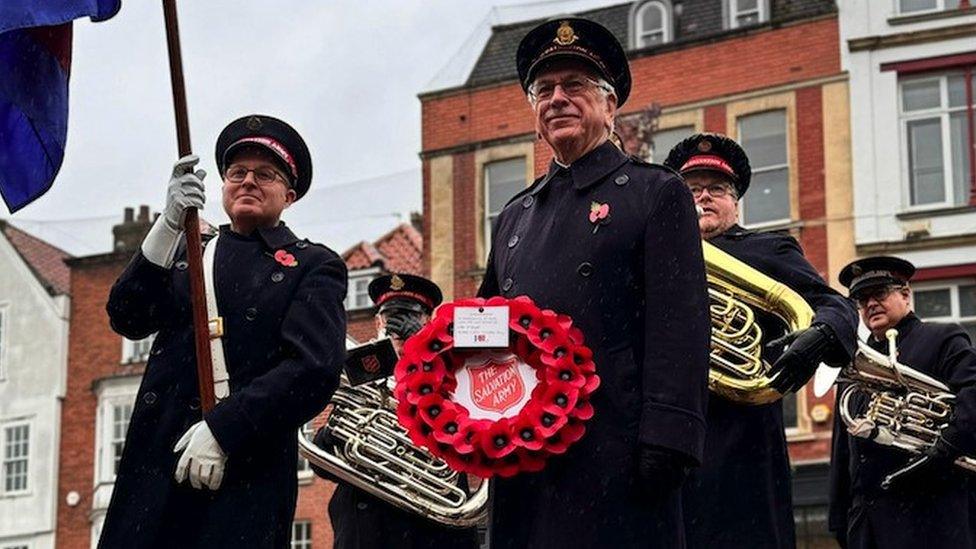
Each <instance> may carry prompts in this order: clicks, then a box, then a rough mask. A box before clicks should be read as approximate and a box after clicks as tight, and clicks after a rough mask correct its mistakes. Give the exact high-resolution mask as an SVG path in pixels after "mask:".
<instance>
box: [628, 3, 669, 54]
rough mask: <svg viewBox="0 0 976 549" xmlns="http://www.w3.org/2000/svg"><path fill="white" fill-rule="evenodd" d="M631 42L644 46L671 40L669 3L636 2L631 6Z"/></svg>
mask: <svg viewBox="0 0 976 549" xmlns="http://www.w3.org/2000/svg"><path fill="white" fill-rule="evenodd" d="M630 21H631V33H630V35H631V44H632V46H633V47H634V48H646V47H650V46H656V45H658V44H664V43H665V42H670V41H671V39H672V38H671V3H670V2H666V1H663V0H653V1H650V2H636V3H635V4H634V6H633V8H631V17H630Z"/></svg>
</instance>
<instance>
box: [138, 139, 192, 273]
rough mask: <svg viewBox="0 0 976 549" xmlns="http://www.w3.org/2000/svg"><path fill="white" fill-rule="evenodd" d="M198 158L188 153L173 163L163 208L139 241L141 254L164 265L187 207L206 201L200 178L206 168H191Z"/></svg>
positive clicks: (173, 251) (170, 260)
mask: <svg viewBox="0 0 976 549" xmlns="http://www.w3.org/2000/svg"><path fill="white" fill-rule="evenodd" d="M198 162H200V158H199V157H198V156H196V155H193V154H191V155H189V156H184V157H183V158H181V159H179V160H178V161H177V162H176V164H174V165H173V176H172V177H171V178H170V180H169V187H168V188H167V189H166V209H165V210H164V211H163V215H161V216H159V219H157V220H156V222H155V223H153V226H152V228H150V229H149V234H147V235H146V239H145V240H143V241H142V255H143V256H145V257H146V259H148V260H149V261H151V262H153V263H155V264H156V265H159V266H160V267H163V268H166V269H168V268H170V267H171V266H172V265H173V257H174V256H175V255H176V247H177V245H178V244H179V240H180V235H181V234H182V233H183V220H184V219H186V210H187V208H196V209H198V210H199V209H202V208H203V204H204V202H205V201H206V195H205V194H204V190H203V178H204V177H206V176H207V172H205V171H203V170H197V171H195V172H194V171H193V167H194V166H196V165H197V163H198Z"/></svg>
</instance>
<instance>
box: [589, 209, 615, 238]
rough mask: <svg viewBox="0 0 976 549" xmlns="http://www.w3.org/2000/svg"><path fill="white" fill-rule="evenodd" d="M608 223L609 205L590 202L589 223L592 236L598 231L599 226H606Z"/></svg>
mask: <svg viewBox="0 0 976 549" xmlns="http://www.w3.org/2000/svg"><path fill="white" fill-rule="evenodd" d="M609 222H610V204H600V203H599V202H590V223H592V224H593V225H594V226H593V234H596V232H597V231H598V230H599V229H600V225H606V224H607V223H609Z"/></svg>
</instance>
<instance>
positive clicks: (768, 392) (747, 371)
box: [702, 241, 813, 404]
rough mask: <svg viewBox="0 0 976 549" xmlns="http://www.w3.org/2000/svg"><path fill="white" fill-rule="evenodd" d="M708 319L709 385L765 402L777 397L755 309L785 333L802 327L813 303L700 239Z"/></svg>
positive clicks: (723, 392) (721, 391) (747, 399)
mask: <svg viewBox="0 0 976 549" xmlns="http://www.w3.org/2000/svg"><path fill="white" fill-rule="evenodd" d="M702 248H703V252H704V256H705V271H706V279H707V281H708V299H709V313H710V316H711V319H712V344H711V357H710V359H711V360H710V362H711V365H710V367H709V370H708V388H709V389H711V390H712V392H714V393H716V394H719V395H721V396H723V397H725V398H727V399H729V400H733V401H735V402H741V403H744V404H766V403H770V402H775V401H776V400H778V399H780V398H782V396H783V395H782V394H781V393H780V392H779V391H777V390H776V389H774V388H773V387H772V385H771V383H772V381H773V378H772V377H771V376H770V375H769V370H770V368H771V365H770V364H769V363H768V362H766V361H764V360H763V359H762V337H763V331H762V328H761V327H760V326H759V323H758V322H757V319H756V310H761V311H764V312H766V313H769V314H771V315H772V316H773V317H774V318H775V319H778V320H779V321H780V322H781V323H782V326H783V328H784V330H785V333H789V332H792V331H795V330H799V329H802V328H807V327H809V326H810V324H811V322H812V321H813V309H811V308H810V306H809V305H807V302H806V301H804V300H803V298H802V297H800V294H798V293H796V292H795V291H793V290H792V289H790V288H789V287H787V286H786V285H784V284H782V283H780V282H777V281H775V280H773V279H772V278H770V277H768V276H766V275H765V274H763V273H761V272H759V271H757V270H756V269H753V268H752V267H750V266H748V265H746V264H745V263H743V262H742V261H739V260H738V259H736V258H734V257H732V256H731V255H729V254H727V253H725V252H723V251H722V250H720V249H718V248H717V247H715V246H713V245H712V244H709V243H708V242H704V241H703V242H702Z"/></svg>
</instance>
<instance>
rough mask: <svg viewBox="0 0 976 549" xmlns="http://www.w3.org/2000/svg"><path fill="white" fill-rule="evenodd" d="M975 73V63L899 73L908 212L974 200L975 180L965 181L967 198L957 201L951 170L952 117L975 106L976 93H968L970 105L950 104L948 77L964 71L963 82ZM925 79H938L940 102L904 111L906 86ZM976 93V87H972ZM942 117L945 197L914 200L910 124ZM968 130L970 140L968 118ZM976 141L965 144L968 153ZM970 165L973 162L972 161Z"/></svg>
mask: <svg viewBox="0 0 976 549" xmlns="http://www.w3.org/2000/svg"><path fill="white" fill-rule="evenodd" d="M973 74H976V66H972V67H969V69H968V70H966V68H962V70H959V69H951V70H944V71H937V72H930V73H924V74H919V75H906V76H905V77H904V78H902V77H899V78H898V83H897V94H896V100H897V102H898V107H897V109H898V110H897V112H898V134H899V150H900V151H901V153H902V155H901V161H900V165H901V174H902V175H901V179H902V181H901V187H902V193H903V194H902V197H903V199H902V209H903V211H906V212H913V211H925V210H938V209H944V208H953V207H959V206H968V205H970V203H971V195H972V180H970V181H968V182H966V185H965V188H967V189H969V193H967V196H966V198H965V199H964V200H963V202H962V203H961V204H956V203H955V197H954V195H955V181H954V180H953V178H954V174H953V173H952V123H951V118H952V115H953V114H955V113H960V112H961V113H965V112H966V111H967V110H968V109H974V110H976V105H973V103H976V97H967V98H966V99H967V100H968V102H969V105H966V104H963V105H962V106H958V107H950V106H949V77H951V76H959V75H962V76H963V79H964V82H965V77H966V76H967V75H968V76H969V77H970V78H973V76H972V75H973ZM925 81H938V82H939V106H938V107H934V108H928V109H922V110H914V111H905V103H904V88H905V85H907V84H916V83H919V82H925ZM973 93H974V94H976V90H974V91H973ZM932 119H938V120H939V137H940V138H941V139H942V193H943V194H942V201H941V202H929V203H926V204H913V203H912V201H913V198H912V195H913V192H912V191H913V189H912V173H911V157H912V151H911V150H910V148H909V141H908V126H909V124H910V123H912V122H918V121H923V120H932ZM966 123H967V131H966V132H965V139H966V140H967V141H969V140H970V138H971V136H970V134H969V131H968V123H969V122H968V120H967V122H966ZM974 145H976V143H972V142H969V143H968V147H964V150H966V151H969V154H976V152H974V151H973V150H972V148H973V146H974ZM962 160H963V162H965V163H969V159H968V158H964V159H962ZM970 166H971V164H970Z"/></svg>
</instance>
